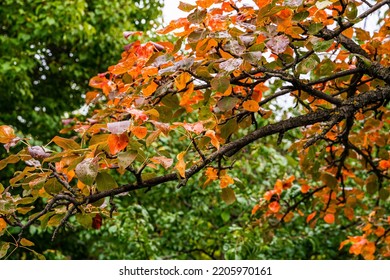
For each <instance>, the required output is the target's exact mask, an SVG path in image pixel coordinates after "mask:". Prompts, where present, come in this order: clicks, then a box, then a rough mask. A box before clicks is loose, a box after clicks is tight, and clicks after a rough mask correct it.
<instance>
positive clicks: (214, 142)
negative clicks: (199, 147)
mask: <svg viewBox="0 0 390 280" xmlns="http://www.w3.org/2000/svg"><path fill="white" fill-rule="evenodd" d="M205 136H207V137H209V138H211V144H212V145H213V146H214V147H215V148H217V150H219V140H218V138H217V136H215V131H213V130H207V131H206V133H205Z"/></svg>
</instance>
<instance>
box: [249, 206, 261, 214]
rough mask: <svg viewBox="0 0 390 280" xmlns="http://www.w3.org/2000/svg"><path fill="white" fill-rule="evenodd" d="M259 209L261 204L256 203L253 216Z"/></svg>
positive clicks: (252, 212)
mask: <svg viewBox="0 0 390 280" xmlns="http://www.w3.org/2000/svg"><path fill="white" fill-rule="evenodd" d="M259 209H260V205H259V204H256V205H255V206H253V208H252V211H251V214H252V216H253V215H254V214H256V212H257V211H258V210H259Z"/></svg>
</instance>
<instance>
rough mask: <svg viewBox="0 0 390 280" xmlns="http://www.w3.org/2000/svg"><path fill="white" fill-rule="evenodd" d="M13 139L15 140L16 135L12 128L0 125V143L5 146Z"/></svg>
mask: <svg viewBox="0 0 390 280" xmlns="http://www.w3.org/2000/svg"><path fill="white" fill-rule="evenodd" d="M14 138H16V135H15V133H14V130H13V128H12V127H10V126H8V125H0V143H3V144H7V143H9V142H11V141H12V140H13V139H14Z"/></svg>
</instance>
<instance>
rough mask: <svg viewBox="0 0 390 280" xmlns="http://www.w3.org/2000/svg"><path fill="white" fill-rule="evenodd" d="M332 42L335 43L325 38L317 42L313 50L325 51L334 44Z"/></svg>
mask: <svg viewBox="0 0 390 280" xmlns="http://www.w3.org/2000/svg"><path fill="white" fill-rule="evenodd" d="M332 44H333V41H332V40H328V41H325V40H324V41H321V42H318V43H315V44H314V46H313V50H314V51H316V52H324V51H326V50H327V49H329V48H330V46H332Z"/></svg>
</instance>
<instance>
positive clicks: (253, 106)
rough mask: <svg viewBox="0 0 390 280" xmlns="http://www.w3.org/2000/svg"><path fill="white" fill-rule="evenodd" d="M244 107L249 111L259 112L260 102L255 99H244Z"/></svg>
mask: <svg viewBox="0 0 390 280" xmlns="http://www.w3.org/2000/svg"><path fill="white" fill-rule="evenodd" d="M242 107H243V108H244V109H245V110H247V111H249V112H257V111H258V110H259V109H260V106H259V103H257V102H256V101H254V100H247V101H244V103H242Z"/></svg>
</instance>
